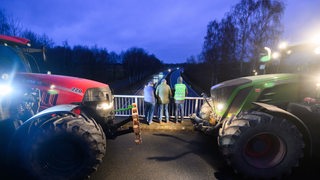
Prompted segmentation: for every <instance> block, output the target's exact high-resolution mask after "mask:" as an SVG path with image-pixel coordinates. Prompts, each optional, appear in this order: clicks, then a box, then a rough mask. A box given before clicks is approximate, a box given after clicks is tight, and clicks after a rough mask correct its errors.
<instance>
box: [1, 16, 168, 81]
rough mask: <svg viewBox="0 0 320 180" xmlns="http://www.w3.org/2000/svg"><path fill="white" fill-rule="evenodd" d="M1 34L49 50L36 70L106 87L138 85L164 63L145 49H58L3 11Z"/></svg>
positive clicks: (45, 37) (83, 47) (76, 47)
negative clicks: (92, 81)
mask: <svg viewBox="0 0 320 180" xmlns="http://www.w3.org/2000/svg"><path fill="white" fill-rule="evenodd" d="M0 34H4V35H12V36H18V37H23V38H27V39H29V40H30V41H31V44H32V46H33V47H36V48H43V47H44V48H45V51H46V53H45V54H46V60H45V61H43V60H42V61H41V60H39V59H43V58H42V54H41V53H39V54H38V55H36V56H35V57H36V59H32V60H31V61H30V62H31V64H32V66H33V70H35V71H40V72H42V73H46V72H47V71H50V72H51V73H53V74H60V75H69V76H75V77H82V78H88V79H92V80H96V81H99V82H103V83H109V84H110V83H113V82H116V81H118V80H126V81H125V83H124V84H123V86H129V85H131V84H134V83H136V82H138V81H140V80H142V79H144V78H145V77H146V76H149V75H151V74H153V73H155V72H158V71H159V70H160V69H161V68H162V67H163V63H162V62H161V61H160V60H159V59H158V58H157V57H155V55H153V54H149V53H148V52H147V51H145V50H144V49H142V48H138V47H133V48H130V49H128V50H126V51H123V52H121V53H116V52H113V51H111V52H110V51H108V50H107V49H106V48H99V47H97V46H94V47H87V46H84V45H76V46H73V47H71V46H70V45H69V44H68V42H64V43H63V45H61V46H57V45H55V44H54V41H53V40H52V39H50V38H49V37H48V36H47V35H45V34H43V35H39V34H36V33H34V32H32V31H31V30H26V29H23V28H22V25H21V24H20V23H19V21H18V20H17V19H14V18H12V17H10V16H8V15H7V14H6V13H5V11H4V10H0Z"/></svg>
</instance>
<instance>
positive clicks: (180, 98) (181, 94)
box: [174, 76, 188, 123]
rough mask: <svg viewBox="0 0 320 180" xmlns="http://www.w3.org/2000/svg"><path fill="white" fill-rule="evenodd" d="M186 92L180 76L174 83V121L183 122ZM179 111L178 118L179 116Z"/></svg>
mask: <svg viewBox="0 0 320 180" xmlns="http://www.w3.org/2000/svg"><path fill="white" fill-rule="evenodd" d="M187 94H188V89H187V86H186V85H185V84H183V79H182V77H181V76H179V77H178V79H177V84H175V85H174V102H175V104H176V111H175V122H180V123H182V122H183V116H184V101H185V99H186V96H187ZM179 112H180V120H179V119H178V118H179Z"/></svg>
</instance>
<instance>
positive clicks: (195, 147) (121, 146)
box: [90, 130, 235, 180]
mask: <svg viewBox="0 0 320 180" xmlns="http://www.w3.org/2000/svg"><path fill="white" fill-rule="evenodd" d="M133 138H134V137H133V134H127V135H123V136H120V137H118V138H117V139H115V140H111V141H108V148H107V153H106V154H107V155H106V156H105V158H104V161H103V164H102V165H101V166H100V167H99V169H98V171H97V172H95V173H94V174H93V175H92V176H91V178H90V179H92V180H106V179H117V180H126V179H139V180H144V179H145V180H158V179H159V180H160V179H161V180H163V179H167V180H171V179H172V180H179V179H181V180H182V179H183V180H189V179H190V180H194V179H197V180H202V179H203V180H205V179H218V178H219V177H220V176H221V177H227V178H231V179H235V177H234V174H233V172H232V171H231V170H230V169H229V168H228V167H226V165H225V163H224V161H223V159H222V158H221V156H220V154H219V151H218V149H217V147H216V143H215V141H214V139H213V138H212V137H208V136H204V135H203V134H201V133H200V132H194V131H168V130H161V131H159V130H156V131H152V130H145V131H143V132H142V138H143V139H142V140H143V143H142V144H141V145H136V144H134V142H133Z"/></svg>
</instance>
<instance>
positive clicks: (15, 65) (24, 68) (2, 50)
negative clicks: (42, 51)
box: [0, 44, 30, 74]
mask: <svg viewBox="0 0 320 180" xmlns="http://www.w3.org/2000/svg"><path fill="white" fill-rule="evenodd" d="M26 62H27V60H26V59H25V58H24V55H23V53H22V50H21V49H20V48H19V47H13V46H8V45H7V44H0V73H1V74H4V73H7V74H12V73H15V72H30V66H29V64H28V63H26Z"/></svg>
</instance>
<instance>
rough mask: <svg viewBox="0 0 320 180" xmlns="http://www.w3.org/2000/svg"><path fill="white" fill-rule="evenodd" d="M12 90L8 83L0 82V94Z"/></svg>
mask: <svg viewBox="0 0 320 180" xmlns="http://www.w3.org/2000/svg"><path fill="white" fill-rule="evenodd" d="M11 92H12V87H11V86H10V85H9V84H0V96H5V95H8V94H10V93H11Z"/></svg>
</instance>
